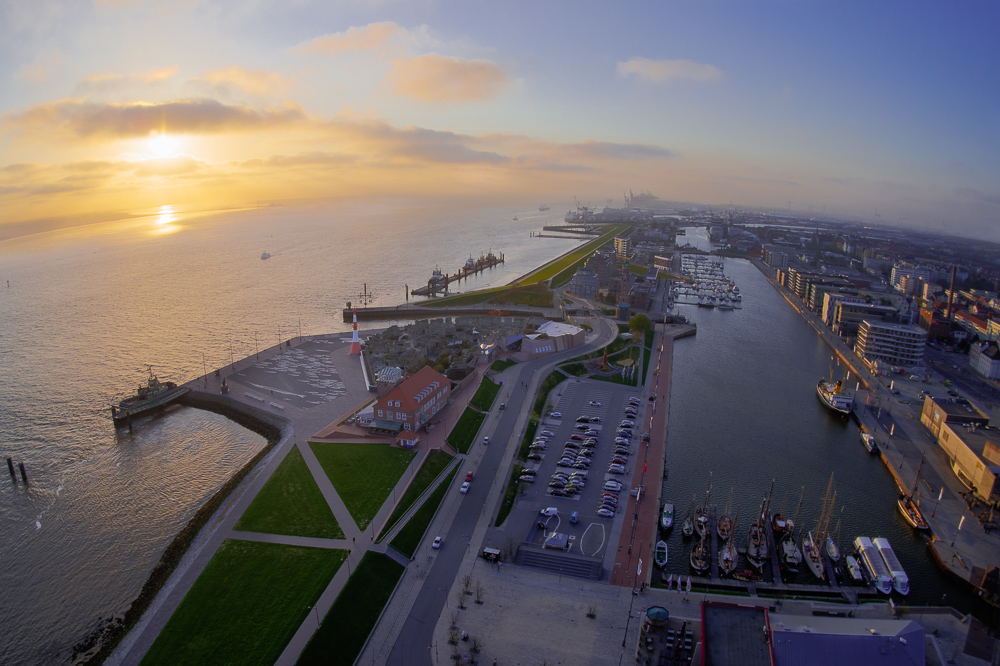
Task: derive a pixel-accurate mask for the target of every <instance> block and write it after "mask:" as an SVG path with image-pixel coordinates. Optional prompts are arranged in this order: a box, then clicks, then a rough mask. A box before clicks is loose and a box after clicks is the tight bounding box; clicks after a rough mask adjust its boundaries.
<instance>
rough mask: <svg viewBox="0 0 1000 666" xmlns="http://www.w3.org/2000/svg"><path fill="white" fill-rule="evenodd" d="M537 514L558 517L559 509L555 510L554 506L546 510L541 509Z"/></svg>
mask: <svg viewBox="0 0 1000 666" xmlns="http://www.w3.org/2000/svg"><path fill="white" fill-rule="evenodd" d="M539 513H540V514H542V515H543V516H549V517H552V516H558V515H559V509H557V508H556V507H554V506H550V507H549V508H547V509H542V510H541V511H539Z"/></svg>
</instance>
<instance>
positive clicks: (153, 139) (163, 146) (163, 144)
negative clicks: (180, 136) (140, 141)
mask: <svg viewBox="0 0 1000 666" xmlns="http://www.w3.org/2000/svg"><path fill="white" fill-rule="evenodd" d="M146 145H147V147H148V148H149V152H151V153H153V154H154V155H156V156H157V157H170V156H172V155H175V154H176V153H177V139H174V138H173V137H171V136H168V135H166V134H162V133H159V132H156V133H154V134H151V135H150V137H149V139H148V140H147V142H146Z"/></svg>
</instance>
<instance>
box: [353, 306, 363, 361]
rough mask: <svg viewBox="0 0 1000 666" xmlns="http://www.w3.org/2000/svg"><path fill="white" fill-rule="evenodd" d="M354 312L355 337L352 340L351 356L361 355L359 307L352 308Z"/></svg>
mask: <svg viewBox="0 0 1000 666" xmlns="http://www.w3.org/2000/svg"><path fill="white" fill-rule="evenodd" d="M352 310H353V312H354V324H353V326H354V338H353V339H352V340H351V356H361V340H359V339H358V309H357V308H352Z"/></svg>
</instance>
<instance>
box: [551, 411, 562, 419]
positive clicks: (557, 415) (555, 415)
mask: <svg viewBox="0 0 1000 666" xmlns="http://www.w3.org/2000/svg"><path fill="white" fill-rule="evenodd" d="M549 418H553V419H561V418H562V412H552V413H551V414H549Z"/></svg>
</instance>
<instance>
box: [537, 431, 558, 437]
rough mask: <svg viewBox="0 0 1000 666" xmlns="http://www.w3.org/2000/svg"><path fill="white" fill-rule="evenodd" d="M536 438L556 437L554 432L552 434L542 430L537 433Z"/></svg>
mask: <svg viewBox="0 0 1000 666" xmlns="http://www.w3.org/2000/svg"><path fill="white" fill-rule="evenodd" d="M538 436H539V437H555V436H556V435H555V433H554V432H552V431H550V430H543V431H541V432H540V433H538Z"/></svg>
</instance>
